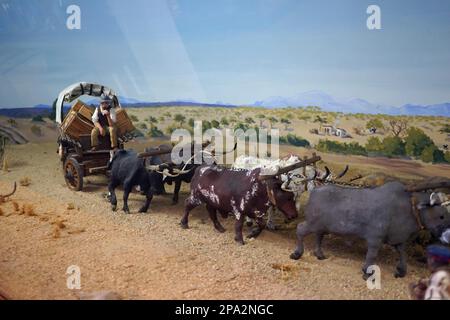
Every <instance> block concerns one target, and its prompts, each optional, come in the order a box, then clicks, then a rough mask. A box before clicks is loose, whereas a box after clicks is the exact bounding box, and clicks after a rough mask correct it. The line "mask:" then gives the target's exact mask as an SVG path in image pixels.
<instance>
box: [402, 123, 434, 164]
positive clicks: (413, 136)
mask: <svg viewBox="0 0 450 320" xmlns="http://www.w3.org/2000/svg"><path fill="white" fill-rule="evenodd" d="M431 145H434V142H433V140H431V138H430V137H429V136H427V135H426V134H425V133H424V132H423V131H422V130H420V129H418V128H415V127H411V128H409V129H408V130H407V131H406V137H405V150H406V154H407V155H409V156H412V157H419V156H421V155H422V152H423V151H424V149H425V148H426V147H428V146H431Z"/></svg>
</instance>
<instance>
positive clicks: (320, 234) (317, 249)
mask: <svg viewBox="0 0 450 320" xmlns="http://www.w3.org/2000/svg"><path fill="white" fill-rule="evenodd" d="M324 235H325V233H323V232H316V247H315V249H314V255H315V256H316V257H317V259H319V260H324V259H326V257H325V255H324V254H323V251H322V240H323V236H324Z"/></svg>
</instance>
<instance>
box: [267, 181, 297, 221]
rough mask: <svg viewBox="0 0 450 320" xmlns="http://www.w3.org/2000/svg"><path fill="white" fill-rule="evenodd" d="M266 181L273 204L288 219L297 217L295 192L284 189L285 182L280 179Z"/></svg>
mask: <svg viewBox="0 0 450 320" xmlns="http://www.w3.org/2000/svg"><path fill="white" fill-rule="evenodd" d="M265 183H266V186H267V195H268V197H269V201H270V202H271V204H272V205H273V206H275V207H277V208H278V209H279V210H280V211H281V212H283V214H284V215H285V216H286V218H287V219H288V220H291V219H294V218H297V216H298V213H297V208H296V206H295V197H294V193H293V192H290V191H285V190H283V188H282V185H283V182H282V181H281V180H279V179H275V178H274V179H267V180H265Z"/></svg>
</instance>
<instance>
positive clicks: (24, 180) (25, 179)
mask: <svg viewBox="0 0 450 320" xmlns="http://www.w3.org/2000/svg"><path fill="white" fill-rule="evenodd" d="M19 184H20V185H21V186H22V187H28V186H29V185H30V184H31V179H30V178H28V177H23V178H21V179H20V180H19Z"/></svg>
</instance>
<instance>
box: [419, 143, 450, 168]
mask: <svg viewBox="0 0 450 320" xmlns="http://www.w3.org/2000/svg"><path fill="white" fill-rule="evenodd" d="M420 159H421V160H422V161H423V162H432V163H442V162H447V161H446V158H445V155H444V152H442V151H441V150H439V149H438V148H437V147H436V146H435V145H434V144H432V145H429V146H427V147H425V148H424V149H423V152H422V154H421V155H420Z"/></svg>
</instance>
